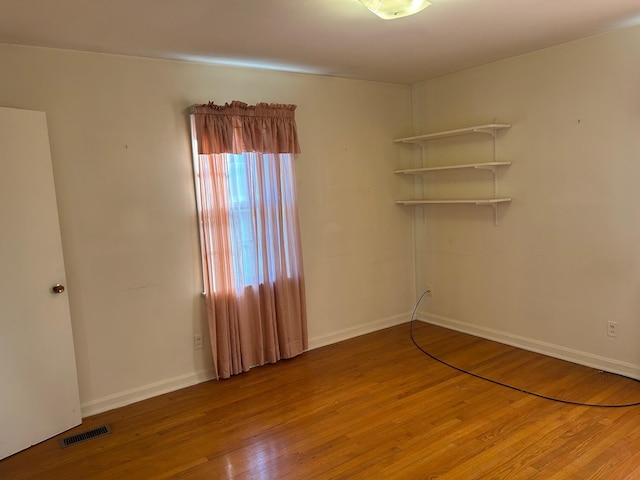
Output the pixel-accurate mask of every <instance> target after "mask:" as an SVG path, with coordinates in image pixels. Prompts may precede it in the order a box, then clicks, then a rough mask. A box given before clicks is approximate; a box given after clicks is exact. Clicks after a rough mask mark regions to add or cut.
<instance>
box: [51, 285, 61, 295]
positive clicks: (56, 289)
mask: <svg viewBox="0 0 640 480" xmlns="http://www.w3.org/2000/svg"><path fill="white" fill-rule="evenodd" d="M51 291H52V292H53V293H62V292H64V285H60V284H59V283H56V284H55V285H54V286H53V287H51Z"/></svg>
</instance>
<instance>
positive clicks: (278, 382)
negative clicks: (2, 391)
mask: <svg viewBox="0 0 640 480" xmlns="http://www.w3.org/2000/svg"><path fill="white" fill-rule="evenodd" d="M415 334H416V339H417V341H418V343H419V344H420V345H421V346H423V347H424V348H426V349H427V350H429V351H430V352H431V353H432V354H434V355H436V356H439V357H441V358H442V359H443V360H445V361H447V362H450V363H452V364H455V365H457V366H459V367H462V368H465V369H472V370H473V371H474V372H476V373H479V374H483V375H487V376H490V377H491V378H493V379H495V380H499V381H505V382H509V383H512V384H514V385H516V386H518V387H521V388H530V389H533V390H535V391H537V392H539V393H542V394H545V395H552V396H559V397H562V398H564V399H567V400H571V401H578V402H590V403H601V402H604V403H626V402H638V401H640V383H638V382H635V381H632V380H629V379H625V378H623V377H619V376H617V375H611V374H606V373H600V372H598V371H596V370H592V369H589V368H586V367H581V366H578V365H574V364H571V363H568V362H563V361H560V360H556V359H552V358H548V357H545V356H542V355H538V354H534V353H531V352H526V351H523V350H519V349H516V348H512V347H508V346H505V345H500V344H497V343H493V342H489V341H487V340H482V339H478V338H475V337H472V336H469V335H464V334H460V333H456V332H453V331H450V330H446V329H443V328H439V327H435V326H431V325H426V324H423V323H420V322H418V323H416V324H415ZM104 423H108V424H110V425H111V428H112V430H113V433H112V434H111V435H108V436H105V437H101V438H97V439H94V440H91V441H88V442H85V443H80V444H77V445H75V446H72V447H69V448H66V449H63V450H60V449H59V448H58V444H57V439H51V440H48V441H46V442H43V443H41V444H39V445H36V446H34V447H32V448H30V449H28V450H25V451H24V452H21V453H18V454H16V455H14V456H12V457H9V458H7V459H5V460H2V461H0V478H2V479H12V480H13V479H15V480H18V479H47V480H55V479H68V480H74V479H80V478H90V479H92V480H100V479H182V480H187V479H189V480H193V479H231V478H234V479H256V480H257V479H268V480H273V479H287V480H288V479H361V478H362V479H364V478H366V479H403V480H404V479H425V480H426V479H439V480H445V479H456V480H457V479H463V480H468V479H507V478H510V479H532V478H535V479H545V480H555V479H562V480H566V479H580V480H585V479H607V480H617V479H640V407H626V408H599V407H583V406H576V405H568V404H562V403H556V402H552V401H549V400H544V399H541V398H537V397H533V396H530V395H527V394H524V393H521V392H517V391H514V390H509V389H507V388H504V387H500V386H497V385H495V384H491V383H488V382H485V381H482V380H479V379H477V378H473V377H470V376H468V375H464V374H462V373H460V372H457V371H455V370H452V369H451V368H448V367H446V366H444V365H442V364H439V363H437V362H435V361H433V360H431V359H430V358H429V357H427V356H425V355H424V354H423V353H421V352H420V351H419V350H417V349H416V348H415V347H414V345H413V344H412V343H411V340H410V338H409V327H408V324H405V325H401V326H398V327H393V328H390V329H386V330H383V331H380V332H376V333H372V334H369V335H365V336H362V337H358V338H355V339H352V340H348V341H345V342H341V343H339V344H335V345H331V346H328V347H324V348H320V349H317V350H313V351H311V352H307V353H305V354H304V355H302V356H300V357H298V358H295V359H293V360H288V361H284V362H281V363H279V364H277V365H268V366H265V367H260V368H256V369H254V370H252V371H251V372H249V373H247V374H243V375H239V376H236V377H234V378H231V379H229V380H225V381H221V382H215V381H212V382H207V383H203V384H200V385H196V386H194V387H190V388H186V389H184V390H180V391H177V392H173V393H169V394H166V395H162V396H160V397H156V398H153V399H150V400H146V401H143V402H139V403H136V404H133V405H129V406H126V407H123V408H120V409H117V410H112V411H110V412H106V413H103V414H100V415H95V416H93V417H89V418H86V419H85V420H84V423H83V425H81V426H80V427H78V428H76V429H73V430H71V431H69V432H66V433H65V434H64V435H62V437H66V436H69V435H71V434H74V433H79V432H82V431H85V430H88V429H91V428H94V427H96V426H99V425H102V424H104Z"/></svg>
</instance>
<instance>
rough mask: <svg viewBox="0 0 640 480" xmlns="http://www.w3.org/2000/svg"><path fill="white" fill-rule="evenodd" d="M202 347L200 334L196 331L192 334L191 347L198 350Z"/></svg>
mask: <svg viewBox="0 0 640 480" xmlns="http://www.w3.org/2000/svg"><path fill="white" fill-rule="evenodd" d="M201 348H202V334H201V333H196V334H195V335H194V336H193V349H194V350H200V349H201Z"/></svg>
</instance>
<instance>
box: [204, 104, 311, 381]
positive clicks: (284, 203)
mask: <svg viewBox="0 0 640 480" xmlns="http://www.w3.org/2000/svg"><path fill="white" fill-rule="evenodd" d="M294 110H295V106H291V105H284V106H283V105H267V104H260V105H256V106H248V105H246V104H242V103H240V102H233V103H232V104H231V105H225V106H223V107H220V106H216V105H213V104H209V105H200V106H196V107H194V109H192V115H193V116H194V117H193V125H194V132H193V135H194V139H195V141H196V143H197V148H198V157H197V158H198V162H197V170H198V171H197V176H198V179H197V181H198V187H199V188H198V190H199V197H200V199H199V200H200V201H199V204H200V208H199V210H200V221H201V227H202V228H201V241H202V263H203V269H204V278H205V296H206V305H207V316H208V321H209V332H210V337H211V347H212V351H213V361H214V367H215V373H216V377H217V378H228V377H229V376H231V375H235V374H237V373H241V372H245V371H247V370H249V369H250V368H251V367H253V366H257V365H263V364H265V363H274V362H277V361H278V360H280V359H281V358H291V357H294V356H296V355H299V354H301V353H302V352H303V351H304V350H306V349H307V348H308V345H307V320H306V304H305V286H304V273H303V266H302V248H301V242H300V230H299V225H298V212H297V206H296V190H295V178H294V165H293V156H292V155H291V154H293V153H296V152H299V150H300V148H299V145H298V139H297V134H296V127H295V118H294ZM230 154H233V155H230ZM238 154H241V156H238Z"/></svg>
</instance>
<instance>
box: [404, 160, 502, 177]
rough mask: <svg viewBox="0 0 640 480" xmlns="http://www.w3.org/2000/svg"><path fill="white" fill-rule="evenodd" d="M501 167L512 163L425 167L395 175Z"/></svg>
mask: <svg viewBox="0 0 640 480" xmlns="http://www.w3.org/2000/svg"><path fill="white" fill-rule="evenodd" d="M501 165H511V162H484V163H468V164H466V165H449V166H446V167H425V168H410V169H408V170H396V171H395V172H393V173H404V174H405V175H420V174H422V173H428V172H437V171H441V170H456V169H459V168H475V169H478V170H480V169H487V170H492V171H493V170H495V168H496V167H499V166H501Z"/></svg>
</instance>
